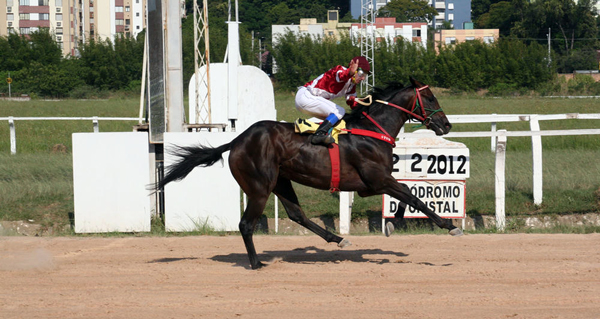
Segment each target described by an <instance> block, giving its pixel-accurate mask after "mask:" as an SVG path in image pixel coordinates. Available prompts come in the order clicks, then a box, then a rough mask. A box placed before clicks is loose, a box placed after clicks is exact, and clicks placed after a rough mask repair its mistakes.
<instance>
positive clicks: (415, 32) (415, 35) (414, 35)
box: [412, 29, 421, 37]
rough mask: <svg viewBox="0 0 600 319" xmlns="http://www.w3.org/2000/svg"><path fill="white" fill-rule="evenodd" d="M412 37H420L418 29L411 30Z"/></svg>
mask: <svg viewBox="0 0 600 319" xmlns="http://www.w3.org/2000/svg"><path fill="white" fill-rule="evenodd" d="M412 36H413V37H420V36H421V30H420V29H413V30H412Z"/></svg>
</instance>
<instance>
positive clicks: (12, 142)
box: [0, 116, 141, 154]
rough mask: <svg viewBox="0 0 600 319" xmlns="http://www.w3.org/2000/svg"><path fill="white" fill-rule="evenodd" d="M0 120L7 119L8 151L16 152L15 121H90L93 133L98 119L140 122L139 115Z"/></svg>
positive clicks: (97, 124)
mask: <svg viewBox="0 0 600 319" xmlns="http://www.w3.org/2000/svg"><path fill="white" fill-rule="evenodd" d="M0 121H8V126H9V129H10V153H11V154H17V129H16V127H15V121H92V125H93V128H94V133H98V132H100V127H99V126H100V125H99V122H100V121H138V123H141V118H139V117H98V116H92V117H13V116H9V117H0Z"/></svg>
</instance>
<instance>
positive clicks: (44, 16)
mask: <svg viewBox="0 0 600 319" xmlns="http://www.w3.org/2000/svg"><path fill="white" fill-rule="evenodd" d="M40 20H50V14H49V13H40Z"/></svg>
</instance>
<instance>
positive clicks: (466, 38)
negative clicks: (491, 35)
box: [465, 37, 475, 41]
mask: <svg viewBox="0 0 600 319" xmlns="http://www.w3.org/2000/svg"><path fill="white" fill-rule="evenodd" d="M473 40H475V37H465V41H473Z"/></svg>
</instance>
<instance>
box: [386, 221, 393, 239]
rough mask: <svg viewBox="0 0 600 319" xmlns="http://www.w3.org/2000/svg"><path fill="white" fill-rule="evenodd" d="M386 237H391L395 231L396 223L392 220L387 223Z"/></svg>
mask: <svg viewBox="0 0 600 319" xmlns="http://www.w3.org/2000/svg"><path fill="white" fill-rule="evenodd" d="M384 232H385V237H390V235H391V234H392V233H393V232H394V224H392V222H387V223H385V229H384Z"/></svg>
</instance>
